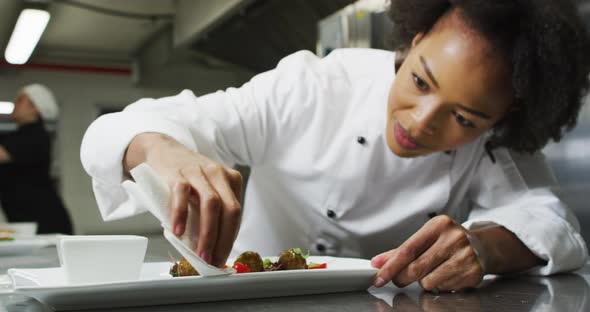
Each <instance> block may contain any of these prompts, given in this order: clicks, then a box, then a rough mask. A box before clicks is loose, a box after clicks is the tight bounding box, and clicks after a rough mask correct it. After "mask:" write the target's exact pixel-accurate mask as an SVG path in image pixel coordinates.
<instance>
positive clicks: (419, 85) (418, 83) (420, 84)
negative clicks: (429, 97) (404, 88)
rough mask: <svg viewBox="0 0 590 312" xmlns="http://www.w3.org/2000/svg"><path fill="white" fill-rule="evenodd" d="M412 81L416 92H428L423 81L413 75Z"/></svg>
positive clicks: (426, 85)
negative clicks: (416, 89)
mask: <svg viewBox="0 0 590 312" xmlns="http://www.w3.org/2000/svg"><path fill="white" fill-rule="evenodd" d="M412 80H414V85H416V88H418V90H420V91H422V92H427V91H428V89H429V87H428V84H427V83H426V81H424V80H423V79H422V78H420V77H419V76H418V75H416V74H415V73H412Z"/></svg>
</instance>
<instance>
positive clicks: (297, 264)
mask: <svg viewBox="0 0 590 312" xmlns="http://www.w3.org/2000/svg"><path fill="white" fill-rule="evenodd" d="M308 256H309V252H307V254H306V255H304V254H303V253H302V252H301V249H299V248H289V249H287V250H285V251H283V252H282V253H281V254H280V255H279V257H278V260H277V261H276V262H273V261H271V260H270V259H264V260H262V257H261V256H260V255H259V254H258V253H257V252H254V251H246V252H244V253H242V254H241V255H240V256H239V257H238V258H237V259H236V260H235V261H234V264H233V265H232V268H234V269H235V270H236V273H252V272H271V271H285V270H305V269H325V268H327V264H326V263H307V257H308ZM226 267H227V266H226ZM170 275H172V276H174V277H178V276H194V275H199V272H197V270H195V269H194V268H193V267H192V265H191V264H190V263H188V261H186V259H184V258H183V259H182V260H180V261H179V262H174V265H173V266H172V268H171V269H170Z"/></svg>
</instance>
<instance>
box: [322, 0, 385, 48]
mask: <svg viewBox="0 0 590 312" xmlns="http://www.w3.org/2000/svg"><path fill="white" fill-rule="evenodd" d="M385 5H386V1H383V0H364V1H358V2H355V3H353V4H350V5H348V6H346V7H345V8H343V9H341V10H340V11H338V12H336V13H334V14H332V15H330V16H328V17H326V18H325V19H323V20H321V21H320V22H319V23H318V43H317V48H316V53H317V55H319V56H326V55H328V54H329V53H330V52H331V51H332V50H334V49H339V48H374V49H386V45H385V40H386V38H387V33H388V32H389V31H390V29H391V27H392V24H391V22H390V21H389V18H388V17H387V14H386V12H385Z"/></svg>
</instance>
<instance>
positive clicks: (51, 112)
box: [22, 83, 59, 121]
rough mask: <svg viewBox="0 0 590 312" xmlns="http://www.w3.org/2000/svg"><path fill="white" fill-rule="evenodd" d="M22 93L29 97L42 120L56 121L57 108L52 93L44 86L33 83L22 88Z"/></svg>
mask: <svg viewBox="0 0 590 312" xmlns="http://www.w3.org/2000/svg"><path fill="white" fill-rule="evenodd" d="M22 92H23V93H24V94H26V95H27V96H28V97H29V99H30V100H31V102H32V103H33V105H35V107H36V108H37V110H38V111H39V114H40V115H41V118H42V119H43V120H48V121H53V120H56V119H57V117H58V116H59V107H58V106H57V101H56V100H55V96H54V95H53V92H51V90H49V89H48V88H47V87H46V86H44V85H42V84H38V83H34V84H30V85H28V86H26V87H24V88H23V89H22Z"/></svg>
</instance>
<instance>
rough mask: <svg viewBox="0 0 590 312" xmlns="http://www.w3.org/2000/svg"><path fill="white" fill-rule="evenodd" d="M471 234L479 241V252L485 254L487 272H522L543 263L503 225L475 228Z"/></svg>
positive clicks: (485, 271)
mask: <svg viewBox="0 0 590 312" xmlns="http://www.w3.org/2000/svg"><path fill="white" fill-rule="evenodd" d="M470 234H471V235H472V236H473V237H474V238H475V239H476V240H477V241H478V244H479V246H478V249H479V252H480V253H483V254H484V257H485V260H484V263H485V268H484V273H485V274H503V273H514V272H521V271H524V270H527V269H530V268H532V267H534V266H537V265H542V264H543V260H541V259H540V258H538V257H537V256H535V255H534V254H533V253H532V252H531V250H530V249H528V247H526V246H525V245H524V243H523V242H522V241H520V239H518V237H517V236H516V235H514V233H512V232H511V231H509V230H508V229H506V228H504V227H502V226H499V225H496V226H489V227H484V228H480V229H475V230H471V231H470Z"/></svg>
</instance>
